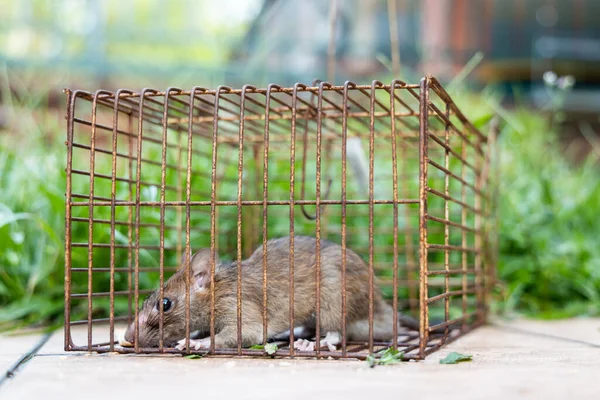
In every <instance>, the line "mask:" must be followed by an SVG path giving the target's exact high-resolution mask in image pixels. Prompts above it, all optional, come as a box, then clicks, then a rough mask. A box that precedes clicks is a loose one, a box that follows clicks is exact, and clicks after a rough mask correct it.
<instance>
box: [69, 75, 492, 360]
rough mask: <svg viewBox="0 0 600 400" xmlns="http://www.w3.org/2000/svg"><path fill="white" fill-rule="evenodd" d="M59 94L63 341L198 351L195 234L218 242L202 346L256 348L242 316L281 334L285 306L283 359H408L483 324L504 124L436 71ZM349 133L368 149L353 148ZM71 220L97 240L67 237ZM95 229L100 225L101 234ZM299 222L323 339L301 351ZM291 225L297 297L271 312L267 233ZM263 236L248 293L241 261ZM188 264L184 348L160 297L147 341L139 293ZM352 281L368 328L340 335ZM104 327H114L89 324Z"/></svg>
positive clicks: (290, 284) (350, 305) (291, 283)
mask: <svg viewBox="0 0 600 400" xmlns="http://www.w3.org/2000/svg"><path fill="white" fill-rule="evenodd" d="M65 92H66V93H67V100H68V102H67V104H68V108H67V116H66V118H67V141H66V145H67V165H66V167H67V168H66V170H67V182H66V183H67V185H66V187H67V192H66V207H65V217H66V219H65V318H66V324H65V342H64V346H65V349H66V350H73V351H96V352H100V353H103V352H119V353H165V354H171V353H179V352H184V353H185V354H196V353H203V352H204V351H205V350H203V349H200V350H197V349H195V348H194V346H191V340H192V339H195V337H193V333H194V331H195V328H194V327H193V326H192V322H191V321H192V320H193V318H194V313H195V312H196V311H195V310H194V308H193V304H194V301H193V296H195V294H194V292H193V291H192V290H191V288H192V287H193V284H192V282H193V276H192V265H191V263H190V259H191V257H192V255H193V254H194V251H197V250H198V249H200V248H202V247H207V248H210V286H209V287H208V288H207V290H208V292H207V295H208V297H207V298H209V299H210V307H209V310H207V312H208V313H209V314H210V315H209V316H207V324H208V326H207V328H206V332H205V334H206V336H210V338H211V341H210V347H209V348H208V353H209V354H210V355H235V356H258V355H264V350H259V349H249V348H246V347H245V345H243V343H242V338H244V333H245V325H244V324H245V321H246V318H247V313H248V312H254V313H255V315H257V316H258V317H257V321H256V323H257V324H258V326H262V337H261V338H260V339H259V340H260V341H261V343H257V344H263V345H264V344H266V343H267V342H268V341H270V340H271V339H272V338H271V337H270V336H269V335H270V331H271V329H270V328H269V327H270V326H271V327H272V324H273V323H274V321H273V319H274V318H277V313H282V314H284V315H286V318H287V319H286V321H285V325H284V326H288V327H289V330H290V334H289V338H287V337H286V338H285V339H284V340H282V341H278V342H277V343H278V346H279V348H278V350H277V351H276V353H275V356H289V357H317V358H327V357H332V358H359V359H363V358H365V357H366V356H367V355H368V354H370V353H372V354H374V355H375V356H379V355H381V352H382V351H383V350H385V349H386V348H387V347H393V348H397V349H398V350H399V351H402V352H404V357H405V359H422V358H424V357H425V356H427V355H428V354H431V353H432V352H434V351H436V350H437V349H439V348H440V347H441V346H443V345H445V344H447V343H450V342H452V341H453V340H455V339H456V337H460V336H461V335H463V334H465V333H467V332H469V331H470V330H472V329H474V328H475V327H477V326H479V325H481V324H483V323H484V322H485V317H486V314H487V312H488V304H489V296H488V292H489V291H490V290H492V288H493V282H494V271H495V262H496V261H495V253H494V252H495V249H496V244H495V241H496V240H497V239H496V236H495V233H494V221H495V220H496V219H497V213H496V211H495V207H496V206H495V203H494V200H495V195H494V194H495V193H496V192H495V191H496V190H497V187H498V186H497V180H498V178H497V175H496V174H497V168H496V166H495V163H496V162H497V161H496V158H497V154H496V134H497V132H496V130H497V127H494V126H492V127H491V128H490V130H489V133H488V135H487V136H486V135H484V134H482V133H481V132H480V131H479V130H478V129H477V128H475V127H474V126H473V125H472V124H471V123H470V122H469V121H468V119H467V118H466V117H465V115H464V114H463V113H462V112H461V111H460V110H459V109H458V107H457V106H456V104H454V102H453V101H452V99H451V97H450V96H449V95H448V93H446V92H445V90H444V89H443V88H442V86H441V85H440V84H439V82H438V81H437V80H436V79H435V78H433V77H426V78H424V79H423V80H422V81H421V83H420V84H419V85H414V84H408V83H406V82H402V81H400V80H394V81H392V82H391V83H390V84H385V83H382V82H379V81H373V82H371V84H370V85H359V84H355V83H353V82H350V81H348V82H345V83H344V85H333V84H332V83H328V82H318V83H315V84H314V85H312V86H307V85H304V84H301V83H298V84H295V85H294V86H293V87H281V86H278V85H275V84H271V85H269V86H267V87H266V88H257V87H254V86H251V85H245V86H244V87H243V88H241V89H235V88H229V87H226V86H220V87H218V88H217V89H209V88H202V87H193V88H192V89H191V90H183V89H179V88H169V89H167V90H166V91H157V90H153V89H144V90H143V91H141V92H139V93H137V92H134V91H129V90H125V89H121V90H118V91H116V92H109V91H97V92H95V93H91V92H86V91H74V92H71V91H69V90H66V91H65ZM76 105H77V106H76ZM354 140H356V142H354V143H352V142H351V141H354ZM355 144H357V145H358V148H359V150H357V149H356V148H355V147H352V148H351V145H352V146H355ZM363 148H364V154H362V155H361V153H360V151H362V150H363ZM357 151H358V153H357ZM311 153H312V154H311ZM361 157H363V158H364V160H362V161H361ZM261 168H262V171H261ZM298 173H299V174H301V176H300V177H298V175H297V174H298ZM361 179H362V180H361ZM298 180H299V181H300V182H298ZM361 182H364V190H361V187H362V186H361ZM298 183H299V184H300V188H298V190H297V188H296V184H298ZM261 185H262V187H261ZM288 185H289V186H288ZM324 185H325V186H324ZM308 206H310V207H311V209H310V211H311V212H310V213H309V212H308V210H307V207H308ZM312 207H314V213H313V211H312ZM298 208H300V211H301V212H300V213H298V212H297V211H298ZM297 216H298V217H300V218H299V219H296V217H297ZM302 216H304V217H305V218H302ZM282 222H283V223H282ZM288 224H289V225H288ZM75 229H77V231H78V232H81V231H84V232H86V233H87V236H86V237H83V238H81V239H74V237H73V232H74V230H75ZM101 230H102V231H106V233H107V234H106V235H99V234H97V232H99V231H101ZM300 234H302V235H307V234H308V235H313V236H315V237H316V239H317V242H316V248H315V251H314V254H311V256H312V257H314V259H315V274H314V275H313V274H312V273H311V274H310V279H312V280H314V288H315V289H314V290H315V296H314V297H312V298H313V299H314V300H313V301H314V304H315V309H314V324H315V326H314V328H315V330H316V332H315V333H316V335H315V336H314V341H315V345H316V346H315V349H314V351H312V350H311V351H303V350H299V349H294V342H295V339H296V338H295V335H294V328H296V325H298V324H299V323H301V322H299V321H298V316H297V315H294V314H295V311H296V309H295V302H296V301H298V300H299V299H304V298H305V293H300V294H299V293H298V290H301V289H299V287H300V286H299V283H298V280H297V279H298V277H299V276H300V275H301V274H299V272H300V271H298V270H297V268H296V267H297V264H298V263H297V261H298V260H299V259H303V257H305V256H306V255H305V254H298V250H297V247H295V244H296V243H297V242H295V237H296V238H297V235H300ZM283 236H289V257H286V259H287V261H288V264H289V269H288V270H286V272H285V275H284V276H285V278H284V280H286V281H287V282H286V283H285V285H286V287H287V288H288V289H289V293H285V296H286V300H285V302H284V303H283V304H286V305H285V306H284V307H283V308H284V309H285V310H282V309H278V310H277V311H275V312H274V311H272V308H271V304H272V301H273V299H272V296H275V295H279V293H277V294H275V293H274V292H270V289H271V285H273V284H274V282H273V278H272V275H271V272H270V271H271V270H270V269H271V268H272V266H271V265H272V264H270V263H271V261H270V260H271V258H270V256H269V254H270V252H271V249H270V244H269V243H268V240H269V239H271V238H275V237H283ZM261 238H262V239H261ZM325 239H327V240H329V241H331V242H335V243H338V244H339V245H340V246H341V254H340V261H339V280H340V286H339V293H328V292H326V290H327V289H326V288H328V287H329V286H326V285H324V284H323V282H321V279H323V278H324V274H323V272H325V271H329V270H328V269H327V270H325V268H331V265H330V264H329V263H330V261H331V260H330V259H329V258H328V257H329V255H324V254H325V253H323V251H324V247H323V244H322V243H321V240H325ZM323 243H325V242H323ZM260 244H262V250H261V253H260V254H259V255H258V257H259V258H258V259H259V260H260V261H259V263H260V264H259V265H261V264H262V268H260V267H259V269H258V271H259V272H258V276H257V277H256V282H258V286H257V287H256V288H254V287H251V286H248V285H251V283H250V282H247V281H246V275H245V272H244V271H245V270H244V266H245V265H246V264H245V262H243V258H245V257H247V255H248V254H250V253H252V252H253V251H254V250H256V247H258V246H259V245H260ZM349 251H354V252H356V253H358V254H359V255H360V256H361V257H362V258H363V259H364V262H365V265H366V268H368V278H367V275H365V278H364V282H360V283H357V282H356V281H355V276H354V275H353V273H354V272H353V268H354V265H353V264H352V263H351V262H350V260H352V258H350V257H349V255H348V254H349V253H348V252H349ZM218 253H219V254H222V256H224V257H228V259H230V260H232V264H231V265H232V266H233V267H232V268H234V269H233V270H232V272H233V273H234V275H233V276H235V278H234V284H235V285H236V288H235V289H234V288H233V287H232V288H231V296H232V297H231V299H232V301H233V303H232V304H233V305H232V310H231V311H232V315H235V317H233V318H234V321H235V322H234V324H235V328H234V327H233V326H231V327H230V328H231V329H232V334H233V336H234V337H235V339H236V345H234V346H232V348H221V347H220V345H219V343H215V336H216V335H217V334H218V333H219V332H220V330H221V329H222V326H221V325H220V324H221V320H220V319H219V318H220V315H219V314H218V313H219V312H220V311H219V310H221V309H222V308H220V307H221V305H220V303H219V301H220V300H219V298H218V297H217V295H216V294H215V288H216V286H217V285H218V280H219V273H220V272H219V271H220V269H219V262H218ZM103 255H105V257H104V256H103ZM182 255H183V257H182ZM179 264H182V268H184V269H183V270H182V274H183V276H184V277H185V278H184V279H185V282H186V285H185V287H186V288H185V293H182V298H183V299H185V300H184V301H185V307H184V308H185V309H184V310H183V309H182V310H183V311H184V312H183V313H182V314H183V315H184V316H185V320H186V321H185V322H186V323H185V329H184V333H182V336H184V337H182V338H180V339H184V340H185V342H186V346H185V350H182V351H180V350H177V349H176V348H173V347H171V343H170V342H167V340H166V334H167V330H166V329H165V327H166V326H167V324H168V323H169V319H168V318H167V317H166V314H165V313H164V311H163V309H162V307H158V310H157V319H156V324H157V326H156V329H157V332H158V337H159V340H158V343H157V347H144V346H145V344H143V343H142V344H140V334H143V331H142V329H141V324H143V323H145V322H144V319H142V318H140V316H141V313H140V312H139V307H140V303H141V302H140V300H141V299H142V298H143V296H145V295H146V294H149V293H151V292H152V291H154V290H156V291H157V295H158V299H160V300H162V299H163V298H164V296H165V289H164V285H163V284H164V283H165V282H166V281H167V279H168V278H169V277H170V276H171V274H173V273H175V272H176V271H177V269H178V265H179ZM74 276H76V277H77V278H82V279H77V280H75V279H74ZM149 281H152V282H153V284H152V285H149V284H148V282H149ZM74 282H84V285H83V286H81V285H79V284H77V285H75V284H74ZM356 284H364V285H365V286H364V288H365V293H368V294H366V295H365V296H368V298H367V297H365V305H366V302H367V301H368V307H367V308H365V315H364V316H363V317H364V322H365V332H366V336H365V337H364V338H362V340H355V339H354V338H351V337H347V335H348V333H349V332H351V330H350V328H349V326H347V323H349V322H350V320H351V318H354V313H355V311H356V309H355V308H356V306H355V302H353V299H354V298H353V296H354V295H355V291H354V290H353V287H354V285H356ZM379 289H381V290H382V293H384V294H385V293H387V294H388V296H389V297H388V298H387V299H386V301H388V302H389V304H390V305H391V306H392V312H391V313H390V314H391V315H390V316H389V319H390V320H389V321H386V324H391V326H392V329H391V331H393V334H392V337H391V338H387V339H382V338H380V337H378V336H377V332H378V331H379V328H378V326H379V325H378V324H379V323H381V321H380V320H379V319H378V314H377V313H378V307H379V305H378V299H379V295H380V293H378V292H377V290H379ZM233 296H235V298H236V299H235V300H233ZM332 298H336V299H338V300H337V301H339V302H340V303H339V304H340V308H339V309H337V308H336V315H335V316H334V318H336V319H339V321H341V325H340V326H341V328H340V329H341V332H340V334H341V342H340V343H339V345H338V346H337V347H336V348H335V351H333V349H332V348H331V347H330V346H327V347H325V346H324V347H322V348H321V344H324V343H323V340H322V337H321V336H324V335H325V334H326V333H328V332H326V330H327V329H328V328H327V329H326V328H325V325H324V324H323V323H322V322H323V317H328V315H327V314H326V313H327V312H329V308H328V306H329V304H328V301H329V299H332ZM96 301H106V302H107V303H106V304H107V312H106V315H104V314H98V310H96V309H95V307H94V306H95V305H96V304H97V303H96ZM122 301H123V303H122ZM125 301H126V303H125ZM182 301H183V300H182ZM207 301H208V300H207ZM252 302H255V303H256V304H255V306H254V304H253V303H252ZM121 304H122V305H123V307H121ZM279 304H281V303H279ZM248 305H250V306H251V307H248ZM252 307H254V309H253V308H252ZM233 308H235V309H233ZM75 310H78V311H77V312H76V313H75V312H74V311H75ZM80 310H82V311H83V312H80ZM433 310H435V312H434V311H433ZM402 314H405V315H406V314H408V315H412V316H418V325H419V330H418V331H411V330H410V329H407V328H405V327H403V326H399V325H398V321H401V320H402V318H401V315H402ZM433 315H440V316H441V318H440V319H439V320H436V319H433V317H432V316H433ZM430 318H431V319H430ZM126 323H127V324H129V323H133V326H134V330H133V337H134V346H133V347H132V348H125V347H121V346H120V345H119V344H118V342H117V340H118V337H117V336H118V331H119V330H120V329H121V328H122V326H123V325H124V324H126ZM101 324H106V326H107V327H108V329H106V330H101V329H97V328H96V327H97V326H100V325H101ZM72 326H82V327H85V328H86V329H87V338H86V339H87V340H86V341H85V342H84V343H74V342H73V340H72V338H71V327H72ZM182 326H183V325H182ZM328 326H329V325H328ZM388 326H389V325H388ZM103 332H106V334H103ZM182 332H183V331H182Z"/></svg>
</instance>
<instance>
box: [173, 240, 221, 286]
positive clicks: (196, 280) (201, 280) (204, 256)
mask: <svg viewBox="0 0 600 400" xmlns="http://www.w3.org/2000/svg"><path fill="white" fill-rule="evenodd" d="M181 261H182V262H181V268H187V265H188V263H187V262H186V255H185V254H184V255H183V257H182V260H181ZM218 264H219V256H218V255H216V254H215V266H216V265H218ZM191 267H192V283H193V284H196V285H197V286H198V287H199V288H206V287H207V286H208V285H210V249H200V250H198V251H197V252H196V253H194V255H193V256H192V262H191Z"/></svg>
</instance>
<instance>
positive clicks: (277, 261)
mask: <svg viewBox="0 0 600 400" xmlns="http://www.w3.org/2000/svg"><path fill="white" fill-rule="evenodd" d="M201 252H202V254H200V253H201ZM208 254H209V252H208V251H207V249H204V250H201V251H199V252H198V253H196V255H194V257H193V258H192V269H193V271H192V272H193V274H194V278H192V279H191V281H192V287H191V288H190V298H191V309H190V310H191V312H190V314H191V319H190V331H191V332H196V333H197V335H195V337H206V336H209V328H210V278H208V277H207V276H206V275H204V276H201V275H202V274H200V275H199V274H198V271H199V270H203V271H204V273H206V272H208V274H210V257H209V255H208ZM289 258H290V256H289V237H284V238H278V239H272V240H269V241H268V242H267V265H266V267H267V321H268V325H267V326H268V328H267V329H268V331H267V336H268V337H273V336H275V335H276V334H280V333H282V332H285V331H287V330H288V329H289V328H290V325H289V293H290V288H289ZM183 264H184V266H187V263H183ZM215 265H216V267H215V332H216V334H215V346H216V347H225V348H227V347H235V346H236V345H237V301H236V295H237V262H230V263H220V262H219V260H218V259H217V260H216V262H215ZM185 269H186V268H183V267H182V268H180V269H179V270H178V271H177V272H176V273H175V274H174V275H173V276H172V277H171V278H170V279H169V280H168V281H167V282H166V283H165V285H164V297H165V298H169V299H170V300H171V302H172V307H171V309H170V310H169V311H168V312H165V313H164V324H163V330H164V345H165V346H172V345H174V344H175V343H176V342H177V341H178V340H180V339H182V338H185V320H186V318H185V296H186V271H185ZM341 270H342V247H341V246H340V245H338V244H335V243H332V242H329V241H327V240H321V287H320V292H321V310H320V331H321V333H323V334H324V333H326V332H335V331H337V332H341V330H342V317H341V315H342V291H341V288H342V277H341ZM241 271H242V302H241V305H242V346H244V347H246V346H251V345H253V344H257V343H262V340H263V312H262V310H263V282H262V279H263V248H262V246H260V247H259V248H258V249H257V250H256V251H255V252H254V253H253V254H252V255H251V256H250V258H248V259H247V260H243V261H242V266H241ZM199 276H200V278H198V277H199ZM208 276H210V275H208ZM196 278H198V279H200V281H199V282H202V283H201V284H200V287H199V286H198V285H197V284H196V282H197V281H196ZM315 278H316V239H314V238H311V237H306V236H295V238H294V323H295V326H303V327H305V328H308V329H313V330H314V328H315V320H316V311H315V310H316V282H315ZM368 282H369V269H368V266H367V265H366V264H365V262H364V261H363V260H362V259H361V258H360V257H359V256H358V255H357V254H356V253H355V252H353V251H352V250H350V249H347V250H346V310H347V337H348V339H349V340H366V339H367V338H368V332H369V331H368V323H367V318H368V315H369V284H368ZM373 295H374V303H373V304H374V316H375V318H374V324H373V325H374V337H375V339H379V340H389V339H391V336H392V308H391V307H390V306H389V305H388V304H387V303H385V302H384V300H383V299H382V297H381V294H380V291H379V288H378V285H377V282H375V287H374V293H373ZM159 296H160V295H159V291H158V290H157V291H155V292H154V293H152V294H151V295H150V296H149V297H148V299H147V300H146V301H145V302H144V304H143V306H142V309H141V311H140V324H139V326H140V332H139V339H140V343H139V345H140V346H141V347H153V346H158V341H159V327H158V324H159V322H158V321H159V311H158V308H157V303H158V301H159ZM405 320H406V319H405V318H400V321H403V322H404V321H405ZM125 339H126V340H127V341H129V342H132V343H133V341H134V324H132V325H131V326H130V327H129V329H128V330H127V333H126V335H125Z"/></svg>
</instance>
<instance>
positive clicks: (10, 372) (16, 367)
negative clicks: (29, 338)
mask: <svg viewBox="0 0 600 400" xmlns="http://www.w3.org/2000/svg"><path fill="white" fill-rule="evenodd" d="M53 334H54V332H50V333H46V334H44V335H43V336H42V337H41V338H40V339H39V340H38V341H37V343H36V344H35V345H34V346H33V347H32V348H31V349H29V350H28V351H27V352H25V354H23V355H21V356H20V357H19V358H18V359H17V360H16V361H15V363H13V364H12V365H11V366H10V367H9V368H8V369H7V370H6V371H3V374H2V375H1V376H0V386H1V385H2V384H4V383H5V382H6V381H7V380H9V379H12V378H14V377H15V376H16V375H17V374H18V373H19V371H20V370H21V369H22V368H23V367H24V365H25V364H27V362H29V360H31V359H32V358H33V357H35V355H36V354H37V353H38V352H39V351H40V349H41V348H42V347H43V346H44V345H45V344H46V343H47V342H48V340H50V337H52V335H53Z"/></svg>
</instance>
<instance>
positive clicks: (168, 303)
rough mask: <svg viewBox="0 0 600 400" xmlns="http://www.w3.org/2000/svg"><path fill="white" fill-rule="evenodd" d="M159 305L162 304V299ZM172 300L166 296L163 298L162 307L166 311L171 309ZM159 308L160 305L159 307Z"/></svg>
mask: <svg viewBox="0 0 600 400" xmlns="http://www.w3.org/2000/svg"><path fill="white" fill-rule="evenodd" d="M159 305H160V301H159ZM171 305H172V303H171V300H169V299H167V298H166V297H165V298H164V299H163V301H162V308H163V311H164V312H167V311H169V310H170V309H171ZM157 308H158V307H157Z"/></svg>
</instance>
